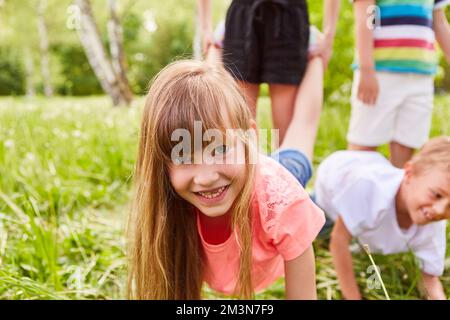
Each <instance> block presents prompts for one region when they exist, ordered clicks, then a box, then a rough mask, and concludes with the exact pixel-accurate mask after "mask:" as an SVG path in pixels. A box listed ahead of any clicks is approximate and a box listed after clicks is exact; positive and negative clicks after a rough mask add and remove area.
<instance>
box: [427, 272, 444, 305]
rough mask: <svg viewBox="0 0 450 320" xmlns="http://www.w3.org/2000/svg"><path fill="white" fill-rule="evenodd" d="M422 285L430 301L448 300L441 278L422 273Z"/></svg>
mask: <svg viewBox="0 0 450 320" xmlns="http://www.w3.org/2000/svg"><path fill="white" fill-rule="evenodd" d="M422 284H423V286H424V289H425V293H426V296H427V298H428V299H430V300H446V297H445V293H444V288H442V283H441V280H439V277H436V276H432V275H429V274H427V273H425V272H422Z"/></svg>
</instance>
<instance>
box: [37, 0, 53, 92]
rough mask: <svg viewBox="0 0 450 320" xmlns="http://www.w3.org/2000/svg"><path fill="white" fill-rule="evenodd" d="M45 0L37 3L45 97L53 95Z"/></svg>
mask: <svg viewBox="0 0 450 320" xmlns="http://www.w3.org/2000/svg"><path fill="white" fill-rule="evenodd" d="M45 6H46V3H45V0H40V1H39V5H38V10H37V13H38V31H39V47H40V50H41V72H42V78H43V81H44V93H45V95H46V96H47V97H51V96H53V87H52V83H51V75H50V62H49V61H50V59H49V55H48V36H47V25H46V24H45V16H44V15H45Z"/></svg>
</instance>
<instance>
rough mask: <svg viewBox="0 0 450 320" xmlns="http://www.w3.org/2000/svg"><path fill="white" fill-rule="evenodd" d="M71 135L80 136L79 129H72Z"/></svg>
mask: <svg viewBox="0 0 450 320" xmlns="http://www.w3.org/2000/svg"><path fill="white" fill-rule="evenodd" d="M72 136H73V137H75V138H80V137H81V136H82V133H81V131H80V130H74V131H72Z"/></svg>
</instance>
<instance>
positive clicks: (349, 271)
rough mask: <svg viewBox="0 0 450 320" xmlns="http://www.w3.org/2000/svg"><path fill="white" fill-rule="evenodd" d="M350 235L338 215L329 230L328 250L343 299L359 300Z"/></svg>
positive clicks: (359, 294)
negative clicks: (350, 247)
mask: <svg viewBox="0 0 450 320" xmlns="http://www.w3.org/2000/svg"><path fill="white" fill-rule="evenodd" d="M351 239H352V235H351V234H350V232H349V231H348V229H347V227H346V226H345V224H344V221H343V220H342V218H341V217H340V216H339V217H338V219H337V220H336V223H335V225H334V227H333V231H332V232H331V238H330V252H331V256H332V258H333V264H334V267H335V269H336V273H337V277H338V281H339V285H340V287H341V291H342V294H343V295H344V298H345V299H350V300H361V293H360V292H359V288H358V284H357V283H356V279H355V275H354V273H353V261H352V255H351V253H350V250H349V249H348V246H349V244H350V241H351Z"/></svg>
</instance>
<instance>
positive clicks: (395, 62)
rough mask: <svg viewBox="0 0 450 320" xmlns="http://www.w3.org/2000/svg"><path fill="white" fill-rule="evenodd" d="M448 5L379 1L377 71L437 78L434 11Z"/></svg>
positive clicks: (425, 0) (428, 0)
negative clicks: (428, 75)
mask: <svg viewBox="0 0 450 320" xmlns="http://www.w3.org/2000/svg"><path fill="white" fill-rule="evenodd" d="M448 4H450V0H377V1H376V5H377V7H378V8H379V9H378V10H379V11H378V13H377V19H376V20H377V22H378V24H377V27H375V29H374V33H373V35H374V59H375V68H376V70H377V71H389V72H406V73H420V74H430V75H433V74H435V73H436V68H437V58H436V52H435V48H434V43H435V37H434V31H433V10H436V9H439V8H444V7H445V6H446V5H448ZM449 41H450V39H449Z"/></svg>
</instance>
